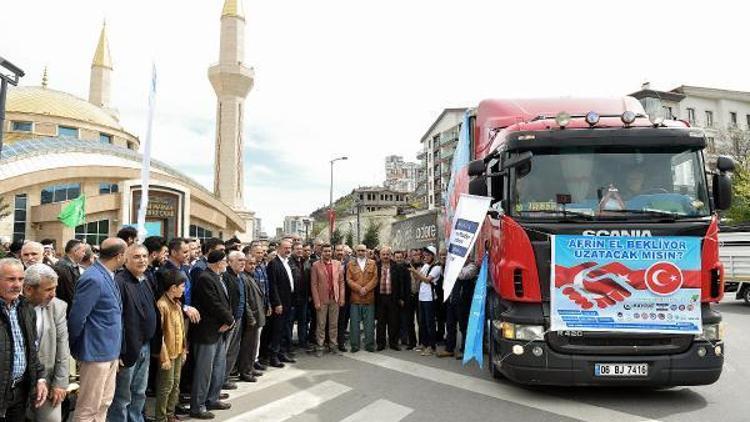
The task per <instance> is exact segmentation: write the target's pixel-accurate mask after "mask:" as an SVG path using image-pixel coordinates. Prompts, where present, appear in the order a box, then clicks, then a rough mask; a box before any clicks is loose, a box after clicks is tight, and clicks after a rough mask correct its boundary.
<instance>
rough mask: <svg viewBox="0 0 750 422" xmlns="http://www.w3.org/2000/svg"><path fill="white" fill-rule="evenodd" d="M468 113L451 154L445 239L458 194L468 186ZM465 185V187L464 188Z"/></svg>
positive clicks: (446, 192)
mask: <svg viewBox="0 0 750 422" xmlns="http://www.w3.org/2000/svg"><path fill="white" fill-rule="evenodd" d="M469 124H470V121H469V112H468V111H467V112H466V113H464V117H463V122H462V123H461V131H460V132H459V133H458V143H457V144H456V150H455V151H454V152H453V161H452V162H451V178H450V180H449V181H448V187H447V189H446V191H445V196H444V199H445V221H446V223H447V224H446V227H445V237H446V239H447V238H449V237H450V229H449V228H448V226H450V224H451V222H452V221H453V214H454V213H455V212H456V207H457V206H458V197H459V194H460V192H462V191H463V192H465V191H466V186H468V173H467V170H466V168H467V166H468V165H469V162H470V161H471V139H469ZM464 185H466V186H464Z"/></svg>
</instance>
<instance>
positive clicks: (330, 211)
mask: <svg viewBox="0 0 750 422" xmlns="http://www.w3.org/2000/svg"><path fill="white" fill-rule="evenodd" d="M348 159H349V157H346V156H343V157H337V158H334V159H333V160H331V190H330V196H329V197H328V240H329V241H331V240H332V239H333V222H334V220H335V219H334V216H333V163H335V162H336V161H339V160H348Z"/></svg>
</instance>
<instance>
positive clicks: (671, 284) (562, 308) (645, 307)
mask: <svg viewBox="0 0 750 422" xmlns="http://www.w3.org/2000/svg"><path fill="white" fill-rule="evenodd" d="M700 269H701V239H700V238H698V237H600V236H572V235H558V236H552V268H551V277H550V280H551V282H550V289H551V293H550V301H551V308H552V324H551V325H552V326H551V330H553V331H560V330H575V331H623V332H646V333H671V334H678V333H679V334H699V333H701V330H702V322H701V273H700Z"/></svg>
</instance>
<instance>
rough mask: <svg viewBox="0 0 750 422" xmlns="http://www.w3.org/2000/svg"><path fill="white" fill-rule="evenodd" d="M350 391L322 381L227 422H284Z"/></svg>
mask: <svg viewBox="0 0 750 422" xmlns="http://www.w3.org/2000/svg"><path fill="white" fill-rule="evenodd" d="M349 391H351V387H347V386H346V385H343V384H339V383H337V382H333V381H323V382H321V383H320V384H317V385H314V386H312V387H310V388H308V389H306V390H302V391H299V392H297V393H294V394H291V395H288V396H286V397H284V398H283V399H280V400H276V401H273V402H270V403H268V404H266V405H263V406H261V407H258V408H256V409H253V410H251V411H249V412H245V413H242V414H241V415H237V416H235V417H233V418H230V419H228V420H227V422H258V421H279V422H280V421H285V420H287V419H289V418H291V417H294V416H297V415H299V414H302V413H305V412H306V411H308V410H309V409H313V408H316V407H318V406H320V405H321V404H323V403H325V402H327V401H328V400H332V399H335V398H336V397H338V396H340V395H342V394H344V393H346V392H349Z"/></svg>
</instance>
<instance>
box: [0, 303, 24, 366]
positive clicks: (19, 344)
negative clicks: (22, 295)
mask: <svg viewBox="0 0 750 422" xmlns="http://www.w3.org/2000/svg"><path fill="white" fill-rule="evenodd" d="M18 303H19V301H18V299H16V300H15V301H13V303H11V304H10V308H8V306H7V305H6V303H5V301H4V300H2V299H0V306H2V308H3V312H5V315H6V316H7V317H8V320H9V321H10V331H11V334H12V335H13V370H12V372H11V377H12V379H13V380H18V379H20V378H21V377H23V374H24V373H26V344H25V343H24V338H23V331H21V324H20V323H19V321H18Z"/></svg>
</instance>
